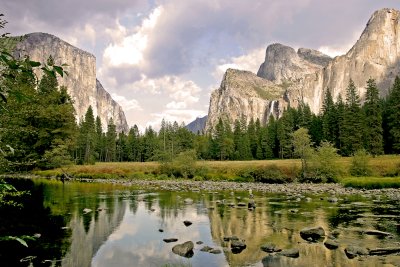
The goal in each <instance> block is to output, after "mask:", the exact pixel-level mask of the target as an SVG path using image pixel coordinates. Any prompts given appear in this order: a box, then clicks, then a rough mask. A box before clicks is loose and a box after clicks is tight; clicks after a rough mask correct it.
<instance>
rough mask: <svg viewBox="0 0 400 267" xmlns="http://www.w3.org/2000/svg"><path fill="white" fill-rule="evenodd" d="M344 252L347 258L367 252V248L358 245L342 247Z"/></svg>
mask: <svg viewBox="0 0 400 267" xmlns="http://www.w3.org/2000/svg"><path fill="white" fill-rule="evenodd" d="M344 253H346V256H347V258H349V259H353V258H355V257H357V256H363V255H368V254H369V252H368V249H366V248H362V247H358V246H348V247H347V248H345V249H344Z"/></svg>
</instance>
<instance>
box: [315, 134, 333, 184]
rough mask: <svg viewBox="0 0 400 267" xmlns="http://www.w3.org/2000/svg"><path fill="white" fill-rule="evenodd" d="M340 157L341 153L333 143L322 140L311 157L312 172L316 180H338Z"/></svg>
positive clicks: (329, 181)
mask: <svg viewBox="0 0 400 267" xmlns="http://www.w3.org/2000/svg"><path fill="white" fill-rule="evenodd" d="M338 159H339V155H338V154H337V149H336V148H335V147H334V146H333V144H331V143H330V142H326V141H325V142H322V143H321V145H320V146H319V147H318V148H317V150H316V153H315V154H314V156H313V157H312V159H311V165H312V167H311V169H312V171H311V172H312V173H313V175H312V176H313V178H314V179H313V180H314V182H315V181H318V182H323V183H326V182H328V183H331V182H337V180H338V175H339V165H338V163H337V161H338ZM310 176H311V175H310Z"/></svg>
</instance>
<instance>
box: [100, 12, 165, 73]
mask: <svg viewBox="0 0 400 267" xmlns="http://www.w3.org/2000/svg"><path fill="white" fill-rule="evenodd" d="M162 11H163V8H162V7H161V6H159V7H157V8H155V9H154V10H153V11H152V12H151V13H150V15H149V16H148V18H146V19H144V20H143V21H142V24H141V26H140V27H137V31H136V32H135V33H133V34H131V35H128V36H126V37H124V38H121V36H122V35H124V34H126V33H127V30H126V28H125V27H123V26H121V25H120V24H119V22H118V23H117V25H118V28H117V31H116V32H117V34H115V33H113V34H112V36H113V37H115V36H118V37H119V38H118V39H119V40H118V42H117V43H114V44H110V45H108V47H107V48H106V49H105V51H104V54H103V62H104V63H105V64H107V65H109V66H111V67H118V66H121V65H122V66H132V65H133V66H134V65H140V63H143V60H144V58H143V51H144V50H145V49H146V48H147V40H148V36H149V34H150V33H151V31H152V29H153V28H154V27H155V26H156V24H157V20H158V18H159V17H160V15H161V13H162ZM108 32H109V33H110V30H108Z"/></svg>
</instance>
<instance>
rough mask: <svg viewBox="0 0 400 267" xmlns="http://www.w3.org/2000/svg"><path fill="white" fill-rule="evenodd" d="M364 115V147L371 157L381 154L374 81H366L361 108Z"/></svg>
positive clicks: (378, 108)
mask: <svg viewBox="0 0 400 267" xmlns="http://www.w3.org/2000/svg"><path fill="white" fill-rule="evenodd" d="M363 109H364V113H365V139H364V140H365V147H366V149H367V151H368V152H369V153H371V154H372V155H373V156H375V155H381V154H383V128H382V109H381V103H380V100H379V91H378V88H377V86H376V83H375V80H373V79H369V80H368V81H367V93H366V95H365V104H364V106H363Z"/></svg>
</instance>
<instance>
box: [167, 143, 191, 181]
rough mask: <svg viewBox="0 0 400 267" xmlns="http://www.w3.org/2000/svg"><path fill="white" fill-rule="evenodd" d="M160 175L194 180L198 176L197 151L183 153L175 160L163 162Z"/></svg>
mask: <svg viewBox="0 0 400 267" xmlns="http://www.w3.org/2000/svg"><path fill="white" fill-rule="evenodd" d="M160 173H161V174H166V175H168V176H169V177H171V176H174V177H177V178H193V177H194V175H195V174H196V151H194V150H188V151H185V152H181V153H180V154H178V155H177V156H176V157H175V158H174V159H173V160H165V161H162V162H161V165H160Z"/></svg>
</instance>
